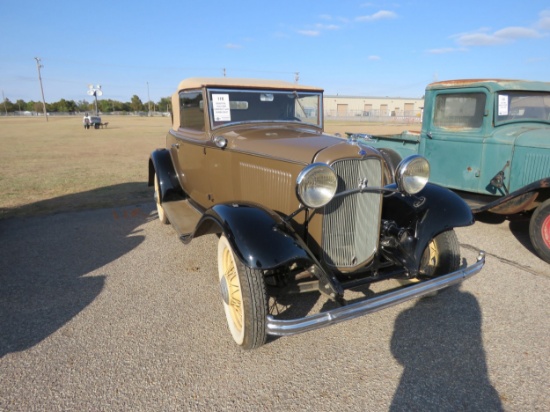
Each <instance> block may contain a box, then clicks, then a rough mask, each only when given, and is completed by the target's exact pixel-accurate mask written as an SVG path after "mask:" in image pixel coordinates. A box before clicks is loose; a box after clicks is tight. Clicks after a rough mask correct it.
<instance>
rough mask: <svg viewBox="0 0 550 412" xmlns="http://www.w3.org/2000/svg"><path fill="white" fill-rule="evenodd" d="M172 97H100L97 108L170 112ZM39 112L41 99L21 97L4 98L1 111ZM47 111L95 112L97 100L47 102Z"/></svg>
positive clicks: (102, 111) (120, 110) (106, 111)
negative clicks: (128, 98) (122, 98)
mask: <svg viewBox="0 0 550 412" xmlns="http://www.w3.org/2000/svg"><path fill="white" fill-rule="evenodd" d="M170 104H171V99H170V97H163V98H161V99H160V101H158V102H156V103H155V102H152V101H148V102H145V103H143V102H142V101H141V99H140V98H139V97H138V96H137V95H133V96H132V99H131V100H130V101H129V102H119V101H117V100H111V99H98V101H97V109H98V110H99V111H100V112H101V113H112V112H143V111H149V110H151V111H157V112H169V111H170V107H171V106H170ZM26 111H29V112H38V113H42V112H43V111H44V108H43V105H42V102H41V101H34V100H30V101H28V102H26V101H24V100H22V99H19V100H17V101H16V102H11V101H10V99H7V98H6V99H4V102H3V103H2V105H0V112H3V113H16V112H26ZM46 111H47V112H48V113H56V112H58V113H75V112H94V111H95V101H91V102H88V101H87V100H79V101H77V102H75V101H74V100H65V99H61V100H59V101H58V102H54V103H46Z"/></svg>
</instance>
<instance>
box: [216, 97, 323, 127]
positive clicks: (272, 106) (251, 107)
mask: <svg viewBox="0 0 550 412" xmlns="http://www.w3.org/2000/svg"><path fill="white" fill-rule="evenodd" d="M208 100H209V103H210V104H209V110H210V119H211V120H210V121H211V123H212V128H213V129H215V128H217V127H221V126H225V125H228V124H232V123H242V122H294V123H307V124H310V125H313V126H316V127H321V128H322V127H323V124H322V115H321V114H322V101H323V100H322V94H321V93H318V92H303V91H293V90H289V91H280V90H269V91H266V90H234V89H209V90H208Z"/></svg>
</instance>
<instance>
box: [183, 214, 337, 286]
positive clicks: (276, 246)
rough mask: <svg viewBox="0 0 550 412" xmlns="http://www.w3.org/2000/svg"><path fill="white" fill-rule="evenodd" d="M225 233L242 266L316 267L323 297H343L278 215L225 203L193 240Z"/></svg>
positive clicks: (208, 216) (207, 218) (204, 219)
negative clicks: (324, 295)
mask: <svg viewBox="0 0 550 412" xmlns="http://www.w3.org/2000/svg"><path fill="white" fill-rule="evenodd" d="M220 232H223V233H224V234H225V236H226V237H227V240H228V241H229V243H230V244H231V247H232V248H233V251H234V252H235V255H236V256H237V257H238V258H239V259H240V260H241V262H242V263H243V264H244V265H246V266H248V267H250V268H252V269H259V270H270V269H276V268H279V267H285V266H290V265H291V264H292V263H298V264H300V265H303V266H304V267H310V266H312V265H315V266H316V268H315V275H316V276H317V277H318V278H319V281H320V285H322V286H323V287H324V289H323V290H322V291H323V292H324V293H328V294H329V295H332V294H334V296H339V295H342V294H343V289H342V288H341V285H340V283H339V282H338V281H337V279H336V278H335V276H334V275H333V274H331V273H328V272H327V271H325V270H324V269H323V268H322V266H321V264H320V262H319V261H318V260H317V258H316V257H315V256H314V255H313V253H312V252H311V251H310V250H309V248H308V247H307V245H306V244H305V242H304V241H303V240H302V239H301V237H300V236H299V235H298V234H297V233H296V232H295V231H294V229H293V228H292V227H291V226H290V224H289V223H287V222H286V221H284V220H283V218H282V217H281V216H280V215H278V214H277V213H275V212H273V211H271V210H269V209H266V208H264V207H262V206H260V205H258V204H255V203H238V204H237V203H222V204H217V205H214V206H212V207H211V208H210V209H208V210H206V212H205V213H204V215H203V217H202V218H201V220H200V221H199V223H198V224H197V229H196V230H195V233H194V234H193V237H197V236H201V235H204V234H208V233H220Z"/></svg>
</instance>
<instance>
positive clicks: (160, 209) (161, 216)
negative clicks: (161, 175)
mask: <svg viewBox="0 0 550 412" xmlns="http://www.w3.org/2000/svg"><path fill="white" fill-rule="evenodd" d="M154 196H155V205H156V206H157V215H158V217H159V220H160V222H161V223H163V224H165V225H167V224H168V223H170V222H169V220H168V216H166V212H165V211H164V208H163V207H162V203H161V202H160V184H159V179H158V177H157V174H156V173H155V195H154Z"/></svg>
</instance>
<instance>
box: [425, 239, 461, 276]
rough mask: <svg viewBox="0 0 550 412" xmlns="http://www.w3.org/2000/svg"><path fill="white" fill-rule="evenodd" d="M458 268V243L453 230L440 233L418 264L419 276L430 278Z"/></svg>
mask: <svg viewBox="0 0 550 412" xmlns="http://www.w3.org/2000/svg"><path fill="white" fill-rule="evenodd" d="M459 267H460V243H458V238H457V237H456V233H455V232H454V230H449V231H447V232H443V233H440V234H439V235H437V236H436V237H435V238H434V239H432V241H431V242H430V243H429V244H428V247H426V250H425V251H424V253H423V254H422V260H421V262H420V268H419V272H420V276H427V277H430V278H433V277H437V276H441V275H445V274H447V273H451V272H454V271H455V270H457V269H458V268H459Z"/></svg>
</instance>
